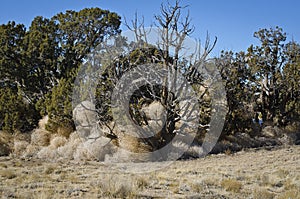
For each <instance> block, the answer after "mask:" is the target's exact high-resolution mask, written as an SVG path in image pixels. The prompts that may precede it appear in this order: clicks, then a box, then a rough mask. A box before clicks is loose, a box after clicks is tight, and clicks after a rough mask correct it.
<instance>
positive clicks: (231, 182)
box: [221, 179, 242, 193]
mask: <svg viewBox="0 0 300 199" xmlns="http://www.w3.org/2000/svg"><path fill="white" fill-rule="evenodd" d="M221 186H222V187H223V188H224V189H225V190H226V191H232V192H235V193H238V192H240V191H241V189H242V183H241V182H239V181H237V180H235V179H224V180H222V181H221Z"/></svg>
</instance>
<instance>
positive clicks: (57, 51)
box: [0, 8, 120, 131]
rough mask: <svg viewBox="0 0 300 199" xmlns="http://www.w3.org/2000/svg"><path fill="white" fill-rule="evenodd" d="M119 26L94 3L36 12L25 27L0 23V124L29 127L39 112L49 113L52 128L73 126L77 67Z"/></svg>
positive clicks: (113, 15) (115, 17)
mask: <svg viewBox="0 0 300 199" xmlns="http://www.w3.org/2000/svg"><path fill="white" fill-rule="evenodd" d="M119 26H120V17H119V16H118V15H117V14H116V13H113V12H110V11H108V10H102V9H100V8H89V9H88V8H87V9H83V10H81V11H79V12H76V11H67V12H66V13H59V14H57V15H56V16H54V17H53V18H51V19H47V18H43V17H40V16H38V17H36V18H34V20H33V21H32V23H31V26H30V27H29V30H28V31H26V29H25V26H24V25H22V24H16V23H15V22H8V24H6V25H1V26H0V89H1V93H3V95H2V94H1V99H2V100H1V102H0V103H1V104H0V110H1V111H0V117H1V118H0V119H1V124H0V129H3V130H8V131H14V130H19V131H29V130H32V128H33V127H34V126H36V124H37V121H38V119H39V117H40V115H39V113H41V114H42V115H46V114H49V118H50V123H49V125H48V128H49V129H51V130H53V131H55V130H57V129H58V128H59V126H65V125H66V123H67V124H68V125H69V126H71V127H73V122H72V111H71V98H70V93H71V89H72V84H73V81H74V78H75V77H76V75H77V71H78V67H79V66H80V64H81V63H82V62H83V59H84V58H85V57H86V55H87V54H88V53H90V52H91V51H93V50H94V48H95V47H96V46H97V45H98V44H99V43H100V42H101V41H102V40H103V39H104V38H106V37H109V36H111V35H114V34H116V33H119V32H120V30H119ZM16 88H18V89H16ZM17 90H18V91H17ZM61 95H62V96H61ZM25 101H26V103H25ZM13 102H15V104H13ZM26 112H27V114H26V117H25V113H26Z"/></svg>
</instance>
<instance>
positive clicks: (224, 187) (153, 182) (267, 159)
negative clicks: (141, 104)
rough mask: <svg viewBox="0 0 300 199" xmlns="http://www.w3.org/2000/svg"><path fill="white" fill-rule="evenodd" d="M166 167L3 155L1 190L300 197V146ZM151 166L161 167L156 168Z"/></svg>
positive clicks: (46, 194) (17, 194) (26, 194)
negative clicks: (42, 159) (62, 160)
mask: <svg viewBox="0 0 300 199" xmlns="http://www.w3.org/2000/svg"><path fill="white" fill-rule="evenodd" d="M137 166H139V167H138V168H136V167H137ZM164 166H165V165H164V164H163V163H147V164H135V163H123V164H120V163H119V164H114V163H103V162H93V161H89V162H55V163H54V162H44V161H41V160H38V159H30V160H29V159H28V160H25V159H17V158H13V157H2V158H0V195H1V197H2V198H260V199H265V198H267V199H268V198H270V199H271V198H286V199H287V198H295V199H296V198H300V146H289V147H280V148H272V149H251V150H248V151H241V152H238V153H235V154H229V152H228V153H227V154H218V155H210V156H207V157H205V158H201V159H196V160H185V161H176V162H173V163H170V164H169V165H168V166H167V167H164ZM153 168H155V169H157V170H155V171H152V170H153ZM133 171H135V172H133Z"/></svg>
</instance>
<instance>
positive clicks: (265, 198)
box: [253, 189, 275, 199]
mask: <svg viewBox="0 0 300 199" xmlns="http://www.w3.org/2000/svg"><path fill="white" fill-rule="evenodd" d="M274 196H275V194H274V193H271V192H269V191H268V190H266V189H258V190H255V191H254V194H253V199H273V198H274Z"/></svg>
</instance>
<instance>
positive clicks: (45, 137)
mask: <svg viewBox="0 0 300 199" xmlns="http://www.w3.org/2000/svg"><path fill="white" fill-rule="evenodd" d="M49 143H50V133H49V132H48V131H46V130H43V129H35V130H34V131H33V132H32V134H31V144H32V145H36V146H48V145H49Z"/></svg>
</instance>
